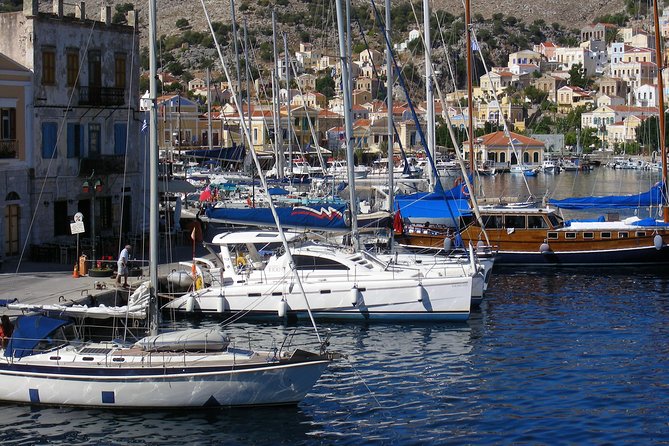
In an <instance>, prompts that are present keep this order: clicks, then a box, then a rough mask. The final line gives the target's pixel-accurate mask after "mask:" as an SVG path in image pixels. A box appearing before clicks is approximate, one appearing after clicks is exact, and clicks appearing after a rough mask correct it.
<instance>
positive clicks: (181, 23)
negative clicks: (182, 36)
mask: <svg viewBox="0 0 669 446" xmlns="http://www.w3.org/2000/svg"><path fill="white" fill-rule="evenodd" d="M175 25H176V26H177V28H179V29H183V28H188V27H189V26H190V23H189V22H188V19H184V18H181V19H179V20H177V22H176V23H175Z"/></svg>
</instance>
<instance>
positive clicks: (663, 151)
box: [653, 0, 669, 223]
mask: <svg viewBox="0 0 669 446" xmlns="http://www.w3.org/2000/svg"><path fill="white" fill-rule="evenodd" d="M653 15H654V16H655V20H654V21H655V60H656V62H657V105H658V110H659V113H660V121H659V123H660V136H659V138H660V156H661V159H662V183H663V184H664V186H663V189H664V190H663V191H662V195H663V201H664V203H663V207H662V218H663V220H664V222H665V223H669V207H668V206H667V191H668V190H669V189H667V144H666V141H665V139H664V128H665V127H664V126H665V116H664V83H663V82H662V69H663V68H664V56H663V55H662V44H661V37H660V19H659V11H658V7H657V0H653Z"/></svg>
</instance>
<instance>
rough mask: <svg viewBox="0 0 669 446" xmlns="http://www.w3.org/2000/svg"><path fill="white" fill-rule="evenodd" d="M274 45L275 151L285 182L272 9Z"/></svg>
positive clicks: (276, 165)
mask: <svg viewBox="0 0 669 446" xmlns="http://www.w3.org/2000/svg"><path fill="white" fill-rule="evenodd" d="M272 45H273V48H274V70H273V73H272V103H273V104H274V113H273V115H274V150H275V152H276V153H275V156H276V162H275V164H274V166H275V167H276V175H277V178H279V179H280V180H283V176H284V169H283V148H282V142H281V104H280V103H279V51H278V49H277V46H276V11H275V10H274V9H272Z"/></svg>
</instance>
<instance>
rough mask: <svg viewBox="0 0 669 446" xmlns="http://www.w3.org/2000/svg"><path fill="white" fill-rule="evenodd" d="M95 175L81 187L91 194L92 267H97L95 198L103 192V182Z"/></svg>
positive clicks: (83, 190) (84, 191)
mask: <svg viewBox="0 0 669 446" xmlns="http://www.w3.org/2000/svg"><path fill="white" fill-rule="evenodd" d="M93 175H94V173H93V174H91V176H90V177H89V178H88V179H87V180H86V181H84V184H83V185H82V186H81V190H82V192H83V193H85V194H88V193H90V194H91V239H92V240H93V244H92V245H93V247H92V251H93V252H92V253H91V260H92V261H93V263H92V265H93V266H95V262H96V260H97V259H96V257H95V245H96V242H95V196H96V194H98V193H100V192H102V181H101V180H100V179H93Z"/></svg>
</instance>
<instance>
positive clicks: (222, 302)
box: [216, 296, 225, 313]
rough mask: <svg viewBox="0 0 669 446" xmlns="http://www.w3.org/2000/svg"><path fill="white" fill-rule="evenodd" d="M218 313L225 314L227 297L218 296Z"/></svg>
mask: <svg viewBox="0 0 669 446" xmlns="http://www.w3.org/2000/svg"><path fill="white" fill-rule="evenodd" d="M216 311H217V312H219V313H223V312H224V311H225V297H223V296H218V300H217V301H216Z"/></svg>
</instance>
